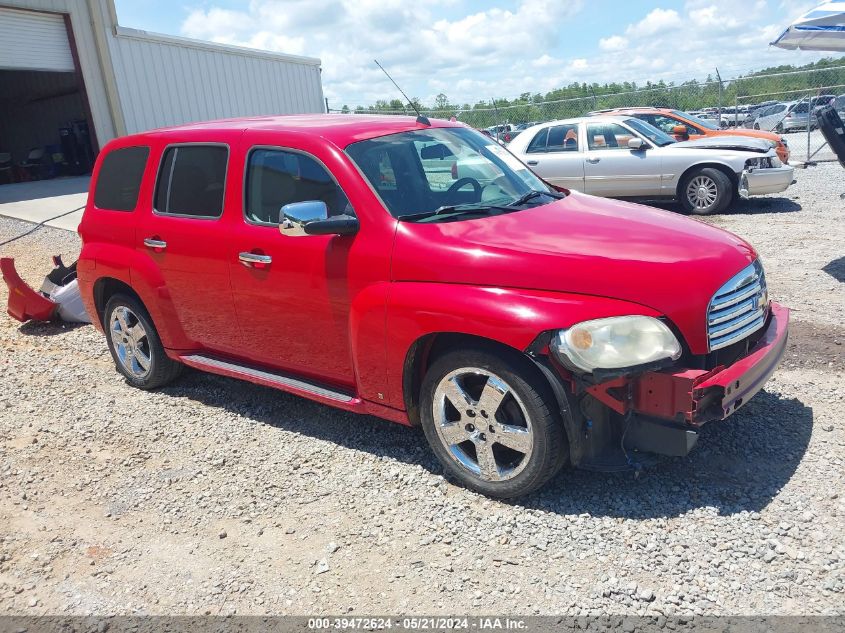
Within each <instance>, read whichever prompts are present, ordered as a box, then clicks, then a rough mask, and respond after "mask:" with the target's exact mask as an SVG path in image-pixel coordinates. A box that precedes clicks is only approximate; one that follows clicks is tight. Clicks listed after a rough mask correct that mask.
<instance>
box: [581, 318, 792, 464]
mask: <svg viewBox="0 0 845 633" xmlns="http://www.w3.org/2000/svg"><path fill="white" fill-rule="evenodd" d="M770 305H771V310H770V313H769V318H768V322H767V323H766V326H765V327H764V328H763V329H762V330H761V332H760V334H759V337H756V338H755V339H754V340H753V342H749V343H748V349H747V350H743V352H742V353H741V354H739V355H738V357H737V358H735V359H731V360H728V361H724V362H720V364H717V365H716V366H715V367H712V368H710V369H691V368H678V367H669V368H662V369H661V368H657V369H654V370H651V371H645V372H643V373H641V374H637V375H633V376H632V375H625V376H617V377H614V378H611V379H608V380H604V381H602V382H598V383H593V384H581V385H580V386H579V387H578V391H579V392H580V393H581V395H582V397H581V399H580V409H581V411H580V413H581V415H582V418H583V422H584V426H583V433H582V434H581V436H580V437H579V438H578V440H577V441H576V442H575V446H574V447H573V448H574V449H575V451H574V452H573V454H572V458H573V462H574V463H575V464H576V465H578V466H580V467H582V468H587V469H594V470H617V469H619V468H625V467H630V466H632V465H633V462H634V461H635V460H632V458H631V454H633V453H651V454H658V455H667V456H673V457H682V456H685V455H687V454H688V453H689V452H690V451H691V450H692V448H693V447H694V446H695V444H696V442H697V440H698V431H699V429H700V427H701V426H702V425H703V424H705V423H707V422H712V421H715V420H723V419H725V418H727V417H728V416H730V415H732V414H733V413H734V412H736V411H737V410H739V409H740V408H741V407H742V406H744V405H745V404H747V403H748V401H749V400H750V399H751V398H752V397H753V396H754V395H755V394H756V393H757V392H758V391H760V389H762V387H763V385H764V384H765V383H766V381H767V380H768V379H769V377H770V376H771V375H772V373H773V372H774V370H775V368H776V367H777V365H778V363H779V362H780V360H781V358H782V357H783V354H784V352H785V350H786V344H787V340H788V330H789V310H788V309H787V308H785V307H783V306H780V305H779V304H777V303H774V302H772V303H771V304H770Z"/></svg>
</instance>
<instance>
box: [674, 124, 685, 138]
mask: <svg viewBox="0 0 845 633" xmlns="http://www.w3.org/2000/svg"><path fill="white" fill-rule="evenodd" d="M672 134H673V135H675V136H689V130H688V129H687V126H686V125H676V126H675V127H673V128H672Z"/></svg>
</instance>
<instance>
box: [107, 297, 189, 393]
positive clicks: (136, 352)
mask: <svg viewBox="0 0 845 633" xmlns="http://www.w3.org/2000/svg"><path fill="white" fill-rule="evenodd" d="M103 321H104V325H105V330H106V340H107V341H108V346H109V351H110V352H111V355H112V358H113V359H114V364H115V367H117V370H118V371H119V372H120V373H121V374H123V375H124V376H125V377H126V380H127V381H128V382H129V384H131V385H132V386H134V387H138V388H139V389H155V388H156V387H161V386H163V385H166V384H167V383H169V382H171V381H172V380H174V379H175V378H176V377H177V376H178V375H179V374H180V373H181V372H182V364H181V363H177V362H176V361H173V360H171V359H170V358H168V357H167V354H166V353H165V352H164V347H163V346H162V344H161V339H160V338H159V336H158V332H156V329H155V326H153V321H152V319H151V318H150V315H149V314H148V313H147V310H146V309H145V308H144V306H143V305H142V304H141V303H140V302H139V301H138V300H136V299H134V298H133V297H130V296H128V295H123V294H116V295H114V296H113V297H112V298H111V299H109V301H108V303H107V304H106V309H105V318H104V320H103Z"/></svg>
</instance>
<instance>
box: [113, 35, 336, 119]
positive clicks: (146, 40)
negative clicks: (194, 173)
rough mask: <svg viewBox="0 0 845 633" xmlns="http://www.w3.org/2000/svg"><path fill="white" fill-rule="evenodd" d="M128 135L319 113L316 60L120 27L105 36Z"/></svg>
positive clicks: (320, 91) (321, 94)
mask: <svg viewBox="0 0 845 633" xmlns="http://www.w3.org/2000/svg"><path fill="white" fill-rule="evenodd" d="M109 47H110V51H111V57H112V60H113V64H114V71H115V76H116V78H117V89H118V94H119V95H120V103H121V108H122V111H123V115H124V119H125V123H126V129H127V132H129V133H132V132H139V131H143V130H148V129H152V128H156V127H162V126H167V125H178V124H182V123H189V122H193V121H203V120H208V119H219V118H225V117H233V116H250V115H261V114H297V113H305V112H322V111H323V108H324V102H323V88H322V82H321V80H320V67H319V60H311V59H307V58H288V59H286V58H284V57H282V56H277V55H274V54H269V53H262V52H260V51H249V50H245V49H238V48H236V47H221V46H218V45H213V44H208V43H205V42H196V41H192V40H186V39H183V38H171V37H163V36H158V35H148V34H147V33H145V32H143V31H136V30H134V29H125V28H122V27H118V29H117V35H116V36H115V37H110V38H109Z"/></svg>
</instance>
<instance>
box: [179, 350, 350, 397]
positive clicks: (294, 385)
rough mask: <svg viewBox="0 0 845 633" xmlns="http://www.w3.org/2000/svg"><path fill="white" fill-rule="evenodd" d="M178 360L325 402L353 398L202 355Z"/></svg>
mask: <svg viewBox="0 0 845 633" xmlns="http://www.w3.org/2000/svg"><path fill="white" fill-rule="evenodd" d="M180 360H181V361H182V362H184V363H185V364H186V365H190V366H191V367H196V368H197V369H203V370H206V371H210V372H212V373H214V374H221V375H223V376H233V377H235V378H243V379H245V380H256V381H261V382H262V383H268V384H269V385H270V386H275V387H278V388H279V389H283V390H285V391H290V390H295V391H301V392H305V393H309V394H312V395H315V396H319V397H320V398H325V399H327V400H334V401H336V402H343V403H352V402H353V401H355V398H353V397H352V396H350V395H349V394H346V393H341V392H339V391H333V390H331V389H328V388H326V387H320V386H319V385H315V384H312V383H310V382H305V381H304V380H298V379H297V378H290V377H288V376H284V375H282V374H276V373H273V372H269V371H265V370H263V369H258V368H256V367H250V366H249V365H239V364H237V363H232V362H229V361H226V360H220V359H219V358H211V357H210V356H203V355H202V354H189V355H187V356H180Z"/></svg>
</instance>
